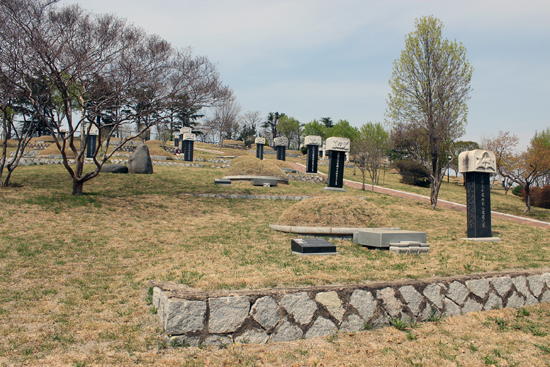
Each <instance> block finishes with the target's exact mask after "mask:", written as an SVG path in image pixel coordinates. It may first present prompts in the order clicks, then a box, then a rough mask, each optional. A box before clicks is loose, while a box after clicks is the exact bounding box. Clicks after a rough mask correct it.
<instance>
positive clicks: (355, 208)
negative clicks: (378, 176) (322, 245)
mask: <svg viewBox="0 0 550 367" xmlns="http://www.w3.org/2000/svg"><path fill="white" fill-rule="evenodd" d="M277 224H280V225H286V226H300V227H301V226H304V227H347V228H378V227H387V226H389V225H390V223H388V219H387V217H386V214H385V213H384V211H383V210H381V209H379V208H378V207H377V206H376V204H374V203H372V202H370V201H367V200H364V199H360V198H357V197H350V196H344V197H341V196H318V197H314V198H311V199H307V200H303V201H300V202H299V203H296V204H294V205H293V206H291V207H290V208H288V209H286V210H285V211H284V212H283V214H281V216H280V217H279V220H278V222H277Z"/></svg>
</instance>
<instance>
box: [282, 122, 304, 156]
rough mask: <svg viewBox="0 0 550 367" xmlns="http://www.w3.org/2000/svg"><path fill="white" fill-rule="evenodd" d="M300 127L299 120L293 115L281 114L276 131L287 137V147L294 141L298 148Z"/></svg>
mask: <svg viewBox="0 0 550 367" xmlns="http://www.w3.org/2000/svg"><path fill="white" fill-rule="evenodd" d="M300 127H301V126H300V121H298V120H296V119H295V118H294V117H290V116H283V117H281V118H280V119H279V127H278V131H279V133H280V134H282V135H284V136H286V138H287V139H288V147H290V146H291V144H292V142H296V145H297V147H298V149H299V148H300Z"/></svg>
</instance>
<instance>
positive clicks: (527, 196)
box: [523, 184, 531, 214]
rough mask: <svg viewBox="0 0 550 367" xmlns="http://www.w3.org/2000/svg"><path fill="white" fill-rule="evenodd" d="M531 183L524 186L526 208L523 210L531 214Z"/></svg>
mask: <svg viewBox="0 0 550 367" xmlns="http://www.w3.org/2000/svg"><path fill="white" fill-rule="evenodd" d="M529 186H530V185H529V184H526V185H525V186H524V187H523V190H524V191H525V210H524V211H523V212H524V213H525V214H530V213H531V192H530V191H531V190H530V187H529Z"/></svg>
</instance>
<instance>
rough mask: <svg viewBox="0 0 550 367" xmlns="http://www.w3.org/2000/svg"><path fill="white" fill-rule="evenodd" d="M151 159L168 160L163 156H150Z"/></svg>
mask: <svg viewBox="0 0 550 367" xmlns="http://www.w3.org/2000/svg"><path fill="white" fill-rule="evenodd" d="M151 159H154V160H156V161H165V160H167V159H168V158H167V157H165V156H163V155H152V156H151Z"/></svg>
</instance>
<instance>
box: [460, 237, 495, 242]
mask: <svg viewBox="0 0 550 367" xmlns="http://www.w3.org/2000/svg"><path fill="white" fill-rule="evenodd" d="M461 240H463V241H473V242H500V237H472V238H468V237H465V238H461Z"/></svg>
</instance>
